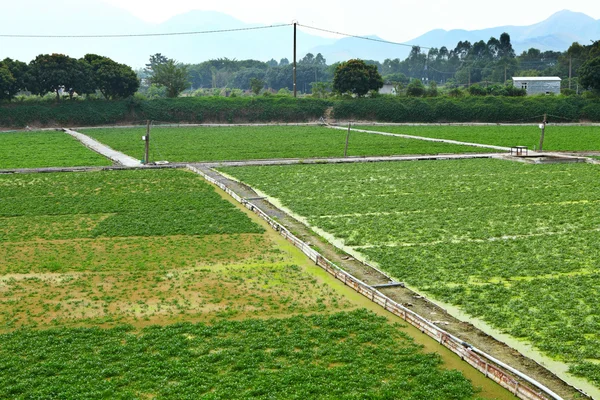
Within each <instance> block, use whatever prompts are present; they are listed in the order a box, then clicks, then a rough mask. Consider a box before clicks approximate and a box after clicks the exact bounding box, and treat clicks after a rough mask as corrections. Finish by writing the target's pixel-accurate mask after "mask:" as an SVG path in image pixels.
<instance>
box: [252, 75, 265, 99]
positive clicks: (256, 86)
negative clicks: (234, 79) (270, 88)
mask: <svg viewBox="0 0 600 400" xmlns="http://www.w3.org/2000/svg"><path fill="white" fill-rule="evenodd" d="M250 87H251V88H252V93H254V94H255V95H258V94H259V93H260V91H261V90H262V89H263V88H264V87H265V81H263V80H262V79H257V78H251V79H250Z"/></svg>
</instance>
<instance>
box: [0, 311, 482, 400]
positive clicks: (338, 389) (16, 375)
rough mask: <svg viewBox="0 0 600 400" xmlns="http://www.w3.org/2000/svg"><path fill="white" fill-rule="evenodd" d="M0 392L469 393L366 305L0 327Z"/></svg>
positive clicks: (175, 395) (80, 395)
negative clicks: (112, 323)
mask: <svg viewBox="0 0 600 400" xmlns="http://www.w3.org/2000/svg"><path fill="white" fill-rule="evenodd" d="M0 357H1V358H2V368H0V381H1V382H2V385H0V397H2V398H12V399H25V398H49V397H52V398H69V399H104V398H120V399H133V398H154V397H157V398H165V399H184V398H205V399H225V398H227V399H247V398H258V399H267V398H286V399H305V398H321V399H364V398H378V399H397V398H403V399H468V398H473V397H474V390H473V387H472V386H471V383H470V382H469V381H468V380H467V379H465V378H464V377H463V376H462V375H461V374H460V373H459V372H457V371H447V370H442V369H441V368H440V364H441V360H440V358H439V356H437V355H436V354H425V353H423V352H422V351H421V348H420V346H418V345H416V344H415V343H414V342H412V340H411V339H410V338H409V337H407V336H406V335H404V334H402V333H401V332H399V330H398V329H397V328H396V327H394V326H392V325H390V324H389V323H388V322H387V321H386V319H385V318H381V317H377V316H375V315H374V314H373V313H369V312H367V311H364V310H362V311H354V312H350V313H337V314H334V315H327V316H323V315H312V316H295V317H292V318H288V319H267V320H262V319H256V320H246V321H221V322H218V323H215V324H213V325H205V324H190V323H182V324H177V325H171V326H166V327H160V326H153V327H148V328H146V329H144V330H142V331H141V332H139V333H138V332H135V331H133V330H132V328H129V327H126V326H124V327H120V328H114V329H110V330H102V329H98V328H80V329H55V330H46V331H36V330H18V331H15V332H13V333H9V334H4V335H1V336H0Z"/></svg>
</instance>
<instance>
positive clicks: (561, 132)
mask: <svg viewBox="0 0 600 400" xmlns="http://www.w3.org/2000/svg"><path fill="white" fill-rule="evenodd" d="M356 128H358V129H367V130H374V131H381V132H389V133H400V134H405V135H415V136H425V137H433V138H439V139H452V140H459V141H462V142H470V143H482V144H491V145H495V146H505V147H512V146H528V147H529V149H531V150H533V149H534V148H538V147H539V144H540V135H541V130H540V128H539V127H538V124H531V125H528V126H500V125H489V126H372V125H371V126H361V127H358V126H357V127H356ZM544 150H548V151H549V150H554V151H561V150H564V151H594V150H600V127H597V126H558V125H552V124H549V125H547V126H546V133H545V135H544Z"/></svg>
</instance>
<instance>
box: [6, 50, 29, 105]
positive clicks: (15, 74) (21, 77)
mask: <svg viewBox="0 0 600 400" xmlns="http://www.w3.org/2000/svg"><path fill="white" fill-rule="evenodd" d="M28 70H29V68H28V66H27V64H25V63H24V62H21V61H17V60H11V59H10V58H5V59H4V60H2V61H0V101H1V100H9V101H10V100H11V99H13V98H14V97H15V95H16V94H17V93H19V92H20V91H21V90H25V89H26V88H27V86H28V85H27V84H28Z"/></svg>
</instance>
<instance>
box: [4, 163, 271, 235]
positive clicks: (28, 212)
mask: <svg viewBox="0 0 600 400" xmlns="http://www.w3.org/2000/svg"><path fill="white" fill-rule="evenodd" d="M0 187H2V193H3V201H2V202H0V218H1V219H2V228H0V239H2V240H3V241H7V240H11V241H17V240H23V239H25V238H27V239H31V238H33V237H32V236H33V235H32V234H35V237H38V238H44V239H68V238H77V237H79V238H81V237H87V238H89V237H98V236H109V237H116V236H160V235H205V234H232V233H260V232H262V231H263V230H262V228H260V227H259V226H258V225H256V224H254V223H253V222H251V220H250V219H249V218H248V217H247V216H246V215H244V214H243V213H242V212H240V211H239V210H237V209H235V206H233V205H232V204H231V203H229V202H228V201H226V200H224V199H222V198H221V197H220V196H219V195H218V194H217V193H215V191H214V189H213V188H212V187H210V186H209V185H208V184H206V183H205V182H203V181H202V180H201V179H199V178H198V177H197V176H195V175H193V174H191V173H188V172H185V171H180V170H159V171H106V172H87V173H72V174H60V173H59V174H44V175H19V176H3V177H0Z"/></svg>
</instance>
